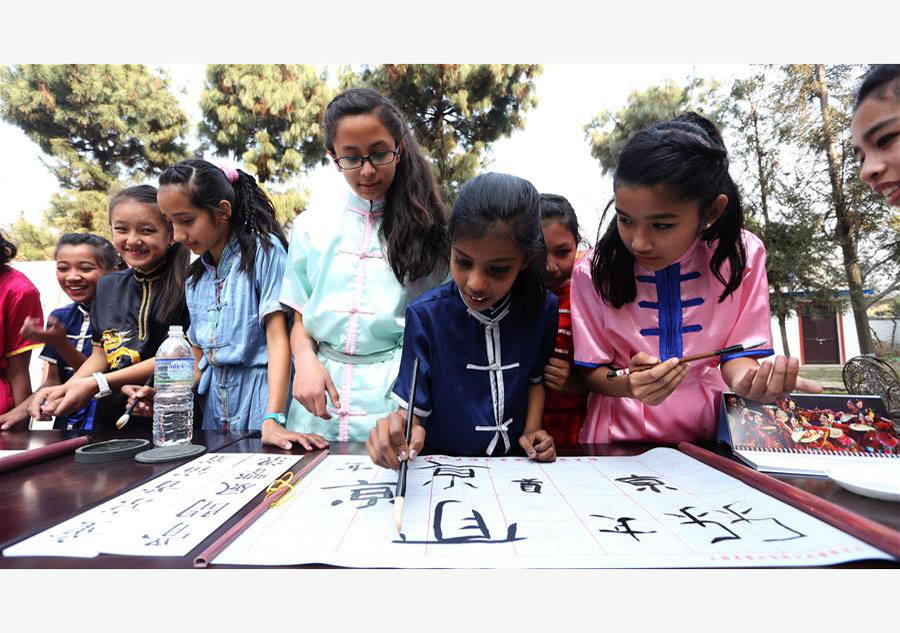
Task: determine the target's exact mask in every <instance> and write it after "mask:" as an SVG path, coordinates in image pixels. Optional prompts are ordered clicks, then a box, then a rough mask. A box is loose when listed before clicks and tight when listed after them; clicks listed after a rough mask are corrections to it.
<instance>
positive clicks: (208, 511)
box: [175, 499, 229, 519]
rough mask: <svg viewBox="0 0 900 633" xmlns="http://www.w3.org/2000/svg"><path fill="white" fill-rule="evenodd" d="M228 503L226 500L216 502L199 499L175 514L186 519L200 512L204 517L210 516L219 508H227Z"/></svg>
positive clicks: (217, 511) (216, 512)
mask: <svg viewBox="0 0 900 633" xmlns="http://www.w3.org/2000/svg"><path fill="white" fill-rule="evenodd" d="M204 502H205V503H204ZM228 504H229V502H228V501H226V502H224V503H219V504H216V503H213V502H212V501H206V499H200V500H199V501H195V502H194V503H192V504H191V505H189V506H188V507H186V508H185V509H184V510H182V511H181V512H179V513H178V514H176V515H175V516H177V517H178V518H179V519H186V518H188V517H193V516H196V515H198V514H200V516H201V517H202V518H204V519H205V518H208V517H211V516H215V515H216V514H218V513H219V511H220V510H223V509H225V508H227V507H228ZM197 506H199V507H197ZM201 513H202V514H201Z"/></svg>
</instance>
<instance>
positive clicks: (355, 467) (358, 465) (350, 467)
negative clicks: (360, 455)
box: [335, 462, 372, 472]
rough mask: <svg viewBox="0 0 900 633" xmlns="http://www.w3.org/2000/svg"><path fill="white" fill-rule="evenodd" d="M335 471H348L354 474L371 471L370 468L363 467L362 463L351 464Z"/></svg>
mask: <svg viewBox="0 0 900 633" xmlns="http://www.w3.org/2000/svg"><path fill="white" fill-rule="evenodd" d="M335 470H350V471H352V472H356V471H358V470H372V468H371V467H370V466H366V465H364V464H363V462H353V463H352V464H347V465H346V466H345V467H344V468H336V469H335Z"/></svg>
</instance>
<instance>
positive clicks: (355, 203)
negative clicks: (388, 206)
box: [347, 189, 385, 215]
mask: <svg viewBox="0 0 900 633" xmlns="http://www.w3.org/2000/svg"><path fill="white" fill-rule="evenodd" d="M384 204H385V199H384V198H379V199H378V200H366V199H365V198H360V197H359V196H358V195H356V192H354V191H353V190H352V189H351V190H350V191H348V192H347V206H348V207H349V208H350V209H351V210H353V211H355V212H357V213H360V214H372V215H377V214H379V213H382V212H383V211H384Z"/></svg>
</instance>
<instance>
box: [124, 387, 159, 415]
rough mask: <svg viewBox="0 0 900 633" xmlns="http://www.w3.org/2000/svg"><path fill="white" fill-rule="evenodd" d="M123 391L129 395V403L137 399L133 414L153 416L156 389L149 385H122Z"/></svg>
mask: <svg viewBox="0 0 900 633" xmlns="http://www.w3.org/2000/svg"><path fill="white" fill-rule="evenodd" d="M122 393H124V394H125V395H126V396H128V404H131V403H132V402H134V401H135V400H137V404H135V405H134V408H133V409H132V410H131V415H136V416H139V417H145V418H149V417H153V396H155V395H156V389H154V388H153V387H150V386H148V385H122Z"/></svg>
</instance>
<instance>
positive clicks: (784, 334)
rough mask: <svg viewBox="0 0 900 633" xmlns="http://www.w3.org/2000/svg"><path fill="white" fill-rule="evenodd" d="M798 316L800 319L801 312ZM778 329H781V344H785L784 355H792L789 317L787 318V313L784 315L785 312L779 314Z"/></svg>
mask: <svg viewBox="0 0 900 633" xmlns="http://www.w3.org/2000/svg"><path fill="white" fill-rule="evenodd" d="M797 318H798V319H799V318H800V315H799V314H798V315H797ZM778 329H779V330H781V344H782V346H784V355H785V356H790V355H791V348H790V346H789V345H788V337H787V319H786V318H785V315H783V314H779V315H778Z"/></svg>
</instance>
